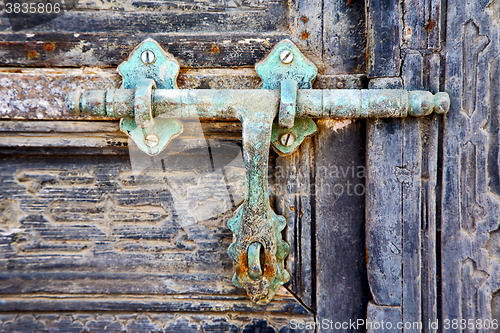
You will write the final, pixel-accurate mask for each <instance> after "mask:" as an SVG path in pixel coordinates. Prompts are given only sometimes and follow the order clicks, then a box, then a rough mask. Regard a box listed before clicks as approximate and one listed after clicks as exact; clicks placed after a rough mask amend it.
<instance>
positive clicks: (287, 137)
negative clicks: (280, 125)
mask: <svg viewBox="0 0 500 333" xmlns="http://www.w3.org/2000/svg"><path fill="white" fill-rule="evenodd" d="M280 142H281V144H282V145H283V146H285V147H290V146H291V145H293V143H294V142H295V137H294V136H293V134H292V133H285V134H283V135H282V136H281V137H280Z"/></svg>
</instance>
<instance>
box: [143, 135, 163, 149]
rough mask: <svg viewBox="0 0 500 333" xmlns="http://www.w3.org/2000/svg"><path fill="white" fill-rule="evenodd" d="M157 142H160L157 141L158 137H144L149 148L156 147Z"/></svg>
mask: <svg viewBox="0 0 500 333" xmlns="http://www.w3.org/2000/svg"><path fill="white" fill-rule="evenodd" d="M159 142H160V139H158V136H157V135H156V134H148V135H146V145H147V146H148V147H149V148H153V147H156V146H158V143H159Z"/></svg>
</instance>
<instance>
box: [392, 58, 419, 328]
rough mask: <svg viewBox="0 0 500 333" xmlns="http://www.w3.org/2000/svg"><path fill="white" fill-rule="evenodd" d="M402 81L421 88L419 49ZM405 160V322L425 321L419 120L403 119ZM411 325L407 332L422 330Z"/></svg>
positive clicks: (402, 170)
mask: <svg viewBox="0 0 500 333" xmlns="http://www.w3.org/2000/svg"><path fill="white" fill-rule="evenodd" d="M402 74H403V84H404V88H405V89H407V90H416V89H422V88H423V87H422V82H423V80H422V79H423V78H422V74H423V57H422V55H421V54H420V53H419V52H415V53H408V54H406V57H405V62H404V66H403V68H402ZM403 124H404V129H403V131H404V141H403V163H402V165H401V167H400V169H399V170H398V174H399V181H400V182H401V184H402V191H403V196H402V208H403V220H402V227H403V304H402V305H403V322H404V323H418V322H422V301H421V297H422V295H421V228H422V225H421V224H422V221H421V209H422V205H423V203H422V202H421V190H422V189H421V176H422V172H421V161H422V138H421V137H422V135H421V134H422V133H421V129H420V127H421V126H420V120H419V119H417V118H412V117H408V118H406V119H404V120H403ZM420 330H421V329H420V328H418V327H415V326H413V324H412V326H411V327H409V326H408V327H406V326H405V329H404V332H405V333H407V332H408V333H410V332H411V333H413V332H420Z"/></svg>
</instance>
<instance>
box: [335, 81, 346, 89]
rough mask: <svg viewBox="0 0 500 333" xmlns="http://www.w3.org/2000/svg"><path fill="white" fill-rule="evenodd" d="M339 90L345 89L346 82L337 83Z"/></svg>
mask: <svg viewBox="0 0 500 333" xmlns="http://www.w3.org/2000/svg"><path fill="white" fill-rule="evenodd" d="M337 88H338V89H342V88H344V82H342V81H339V82H337Z"/></svg>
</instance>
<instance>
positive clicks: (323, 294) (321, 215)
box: [314, 120, 369, 332]
mask: <svg viewBox="0 0 500 333" xmlns="http://www.w3.org/2000/svg"><path fill="white" fill-rule="evenodd" d="M318 127H319V133H318V134H317V135H316V136H315V141H314V142H315V152H316V154H315V156H316V159H315V179H316V183H315V189H316V191H315V193H316V202H315V212H316V215H315V216H316V224H315V228H316V267H317V269H316V285H317V290H316V298H317V320H318V321H319V322H320V323H321V322H322V321H323V320H327V321H328V322H330V321H332V322H333V323H335V322H345V321H346V320H347V321H349V319H350V320H352V321H356V320H357V319H364V318H365V315H366V307H367V303H368V300H369V289H368V283H367V280H366V262H365V258H366V257H365V256H366V255H365V244H364V242H363V239H364V205H365V200H364V192H365V183H364V182H365V175H364V169H365V167H364V166H365V162H364V156H365V150H364V146H365V138H364V137H363V132H364V126H363V122H359V121H356V122H351V121H340V122H339V121H335V120H320V121H318ZM324 328H325V327H320V329H319V331H320V332H323V330H322V329H324ZM331 331H332V330H331V329H324V332H331Z"/></svg>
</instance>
